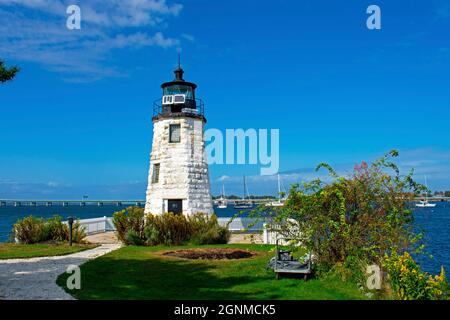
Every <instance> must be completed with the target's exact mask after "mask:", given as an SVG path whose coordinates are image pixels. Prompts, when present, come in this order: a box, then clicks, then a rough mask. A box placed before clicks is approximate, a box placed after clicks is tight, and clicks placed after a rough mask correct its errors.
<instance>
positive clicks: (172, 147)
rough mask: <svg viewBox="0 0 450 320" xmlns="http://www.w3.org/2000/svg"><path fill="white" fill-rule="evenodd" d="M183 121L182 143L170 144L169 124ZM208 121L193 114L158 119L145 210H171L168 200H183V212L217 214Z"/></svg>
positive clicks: (181, 124) (158, 211) (162, 211)
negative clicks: (207, 145) (154, 180)
mask: <svg viewBox="0 0 450 320" xmlns="http://www.w3.org/2000/svg"><path fill="white" fill-rule="evenodd" d="M170 124H180V131H181V132H180V142H178V143H169V125H170ZM203 130H204V122H203V120H202V119H198V118H192V117H174V118H163V119H156V120H155V121H154V123H153V143H152V151H151V154H150V170H149V175H148V187H147V195H146V203H145V213H146V214H148V213H152V214H162V213H164V212H167V207H168V201H167V200H168V199H182V200H183V214H186V215H190V214H194V213H197V212H203V213H207V214H212V213H213V206H212V199H211V191H210V182H209V173H208V163H207V159H206V154H205V142H204V138H203ZM158 163H159V164H160V172H159V181H158V183H152V175H153V165H154V164H158Z"/></svg>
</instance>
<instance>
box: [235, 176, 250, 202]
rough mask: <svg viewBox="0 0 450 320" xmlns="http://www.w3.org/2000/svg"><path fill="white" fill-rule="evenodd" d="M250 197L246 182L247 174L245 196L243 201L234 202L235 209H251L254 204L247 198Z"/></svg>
mask: <svg viewBox="0 0 450 320" xmlns="http://www.w3.org/2000/svg"><path fill="white" fill-rule="evenodd" d="M247 197H248V189H247V183H246V182H245V176H244V196H243V197H242V201H236V203H235V204H234V208H235V209H250V208H252V207H253V204H252V202H251V201H249V200H246V198H247Z"/></svg>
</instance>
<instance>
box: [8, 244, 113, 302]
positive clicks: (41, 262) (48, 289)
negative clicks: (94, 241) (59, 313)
mask: <svg viewBox="0 0 450 320" xmlns="http://www.w3.org/2000/svg"><path fill="white" fill-rule="evenodd" d="M120 246H121V245H120V244H103V245H101V246H99V247H97V248H94V249H91V250H86V251H81V252H77V253H73V254H69V255H66V256H59V257H43V258H31V259H10V260H0V300H1V299H9V300H73V299H74V298H73V297H72V296H71V295H69V294H68V293H66V292H65V291H64V290H63V289H62V288H60V287H59V286H58V285H57V284H56V278H57V277H58V276H59V275H60V274H62V273H64V272H66V270H67V267H68V266H69V265H77V266H79V265H81V264H83V263H85V262H86V261H88V260H91V259H94V258H96V257H99V256H102V255H104V254H106V253H109V252H111V251H113V250H116V249H118V248H120ZM81 287H83V274H81Z"/></svg>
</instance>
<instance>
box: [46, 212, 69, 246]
mask: <svg viewBox="0 0 450 320" xmlns="http://www.w3.org/2000/svg"><path fill="white" fill-rule="evenodd" d="M44 229H45V234H46V237H47V239H48V240H50V239H51V240H56V241H67V240H69V239H68V238H69V226H68V225H66V224H64V223H62V221H61V217H59V216H54V217H53V218H50V219H48V220H47V222H46V223H45V224H44Z"/></svg>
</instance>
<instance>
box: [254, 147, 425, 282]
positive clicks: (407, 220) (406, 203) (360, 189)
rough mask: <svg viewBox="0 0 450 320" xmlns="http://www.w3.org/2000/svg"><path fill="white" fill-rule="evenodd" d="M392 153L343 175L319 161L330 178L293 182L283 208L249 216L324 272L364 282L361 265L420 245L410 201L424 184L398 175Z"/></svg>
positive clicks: (379, 263)
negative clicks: (302, 250)
mask: <svg viewBox="0 0 450 320" xmlns="http://www.w3.org/2000/svg"><path fill="white" fill-rule="evenodd" d="M397 156H398V152H397V151H395V150H392V151H391V152H389V153H388V154H386V155H385V156H384V157H382V158H380V159H378V160H376V161H374V162H373V163H372V164H371V165H369V164H367V163H365V162H362V163H361V164H360V165H356V166H355V168H354V171H353V172H352V173H351V174H349V175H348V176H345V177H342V176H339V175H338V174H336V172H335V171H334V170H333V169H332V168H331V167H330V166H329V165H327V164H324V163H323V164H320V165H319V166H318V167H317V169H316V170H319V169H320V168H326V169H327V170H328V171H329V173H330V175H331V180H330V182H328V183H324V182H323V181H321V180H320V179H316V180H313V181H310V182H307V183H303V184H302V186H299V185H293V186H292V188H291V190H290V193H289V196H288V199H287V201H286V204H285V206H284V207H282V208H279V209H273V210H267V208H266V207H260V208H258V209H257V210H255V211H254V212H253V213H251V214H250V217H257V218H259V219H260V220H263V221H266V222H267V223H268V224H269V225H274V226H279V227H277V231H278V232H279V236H282V237H287V238H294V239H295V241H294V243H293V245H297V244H301V245H304V246H306V247H307V249H308V250H309V251H311V252H312V253H313V254H314V257H315V262H316V266H317V267H318V268H319V269H320V270H323V272H327V271H328V270H331V269H333V268H334V267H335V266H342V268H348V271H349V272H350V273H353V275H352V276H351V277H352V278H359V279H358V282H360V283H363V282H364V283H365V282H366V281H365V280H366V279H365V275H364V273H365V272H363V271H361V270H364V269H365V268H362V266H364V265H371V264H377V265H381V263H382V260H383V257H384V255H385V254H386V253H387V254H389V253H390V252H391V251H392V250H396V249H397V250H405V249H407V248H410V249H414V246H417V245H418V244H419V243H418V240H419V239H420V234H417V233H416V231H415V230H414V225H413V220H414V217H413V214H412V210H411V207H410V206H411V204H410V200H411V199H412V197H413V196H414V194H415V193H416V192H420V191H421V190H423V189H424V186H422V185H420V184H418V183H416V182H415V181H414V180H413V178H412V175H413V172H412V171H411V172H409V173H408V174H407V175H402V174H400V172H399V169H398V168H397V166H396V165H395V163H394V162H393V161H394V160H393V158H395V157H397ZM268 211H269V212H268Z"/></svg>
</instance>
